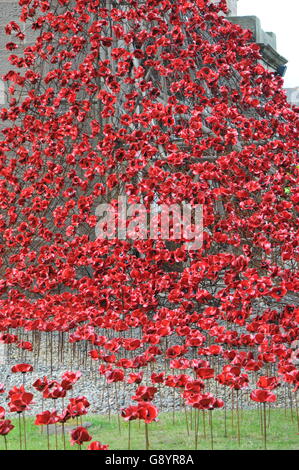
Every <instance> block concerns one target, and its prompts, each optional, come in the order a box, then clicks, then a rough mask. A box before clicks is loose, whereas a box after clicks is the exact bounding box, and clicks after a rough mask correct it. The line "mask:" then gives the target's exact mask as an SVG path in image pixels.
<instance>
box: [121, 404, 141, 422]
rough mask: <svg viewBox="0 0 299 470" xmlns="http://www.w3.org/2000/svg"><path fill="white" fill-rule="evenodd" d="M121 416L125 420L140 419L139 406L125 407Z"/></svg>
mask: <svg viewBox="0 0 299 470" xmlns="http://www.w3.org/2000/svg"><path fill="white" fill-rule="evenodd" d="M121 416H122V417H123V418H124V420H125V421H133V420H134V419H138V406H128V408H123V409H122V410H121Z"/></svg>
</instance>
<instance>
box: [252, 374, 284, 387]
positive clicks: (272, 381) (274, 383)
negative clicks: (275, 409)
mask: <svg viewBox="0 0 299 470" xmlns="http://www.w3.org/2000/svg"><path fill="white" fill-rule="evenodd" d="M256 385H257V386H258V387H260V388H265V389H268V390H274V389H275V388H277V387H278V386H279V385H280V381H279V379H278V378H277V377H267V376H261V377H260V378H259V379H258V381H257V383H256Z"/></svg>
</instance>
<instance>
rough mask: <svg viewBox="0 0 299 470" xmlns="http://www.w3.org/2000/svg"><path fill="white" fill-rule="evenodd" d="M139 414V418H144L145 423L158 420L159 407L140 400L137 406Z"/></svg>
mask: <svg viewBox="0 0 299 470" xmlns="http://www.w3.org/2000/svg"><path fill="white" fill-rule="evenodd" d="M137 414H138V418H139V419H143V420H144V421H145V423H151V422H152V421H157V416H158V409H157V408H156V407H155V406H154V405H153V404H152V403H149V402H147V401H140V402H139V403H138V406H137Z"/></svg>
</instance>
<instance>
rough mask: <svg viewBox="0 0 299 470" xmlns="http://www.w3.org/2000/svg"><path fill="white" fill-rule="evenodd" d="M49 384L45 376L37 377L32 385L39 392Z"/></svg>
mask: <svg viewBox="0 0 299 470" xmlns="http://www.w3.org/2000/svg"><path fill="white" fill-rule="evenodd" d="M47 385H48V378H47V377H46V376H44V378H43V379H37V380H36V381H35V382H34V383H33V384H32V386H33V387H34V388H35V389H36V390H38V391H39V392H43V391H44V390H45V388H46V387H47Z"/></svg>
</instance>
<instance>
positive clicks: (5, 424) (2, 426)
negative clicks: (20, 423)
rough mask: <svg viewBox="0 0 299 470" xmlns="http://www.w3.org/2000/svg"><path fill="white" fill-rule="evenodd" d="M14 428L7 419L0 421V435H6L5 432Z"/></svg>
mask: <svg viewBox="0 0 299 470" xmlns="http://www.w3.org/2000/svg"><path fill="white" fill-rule="evenodd" d="M13 428H14V425H13V424H12V423H11V421H10V420H9V419H5V420H3V421H0V436H7V434H8V433H9V432H10V431H11V430H12V429H13Z"/></svg>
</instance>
